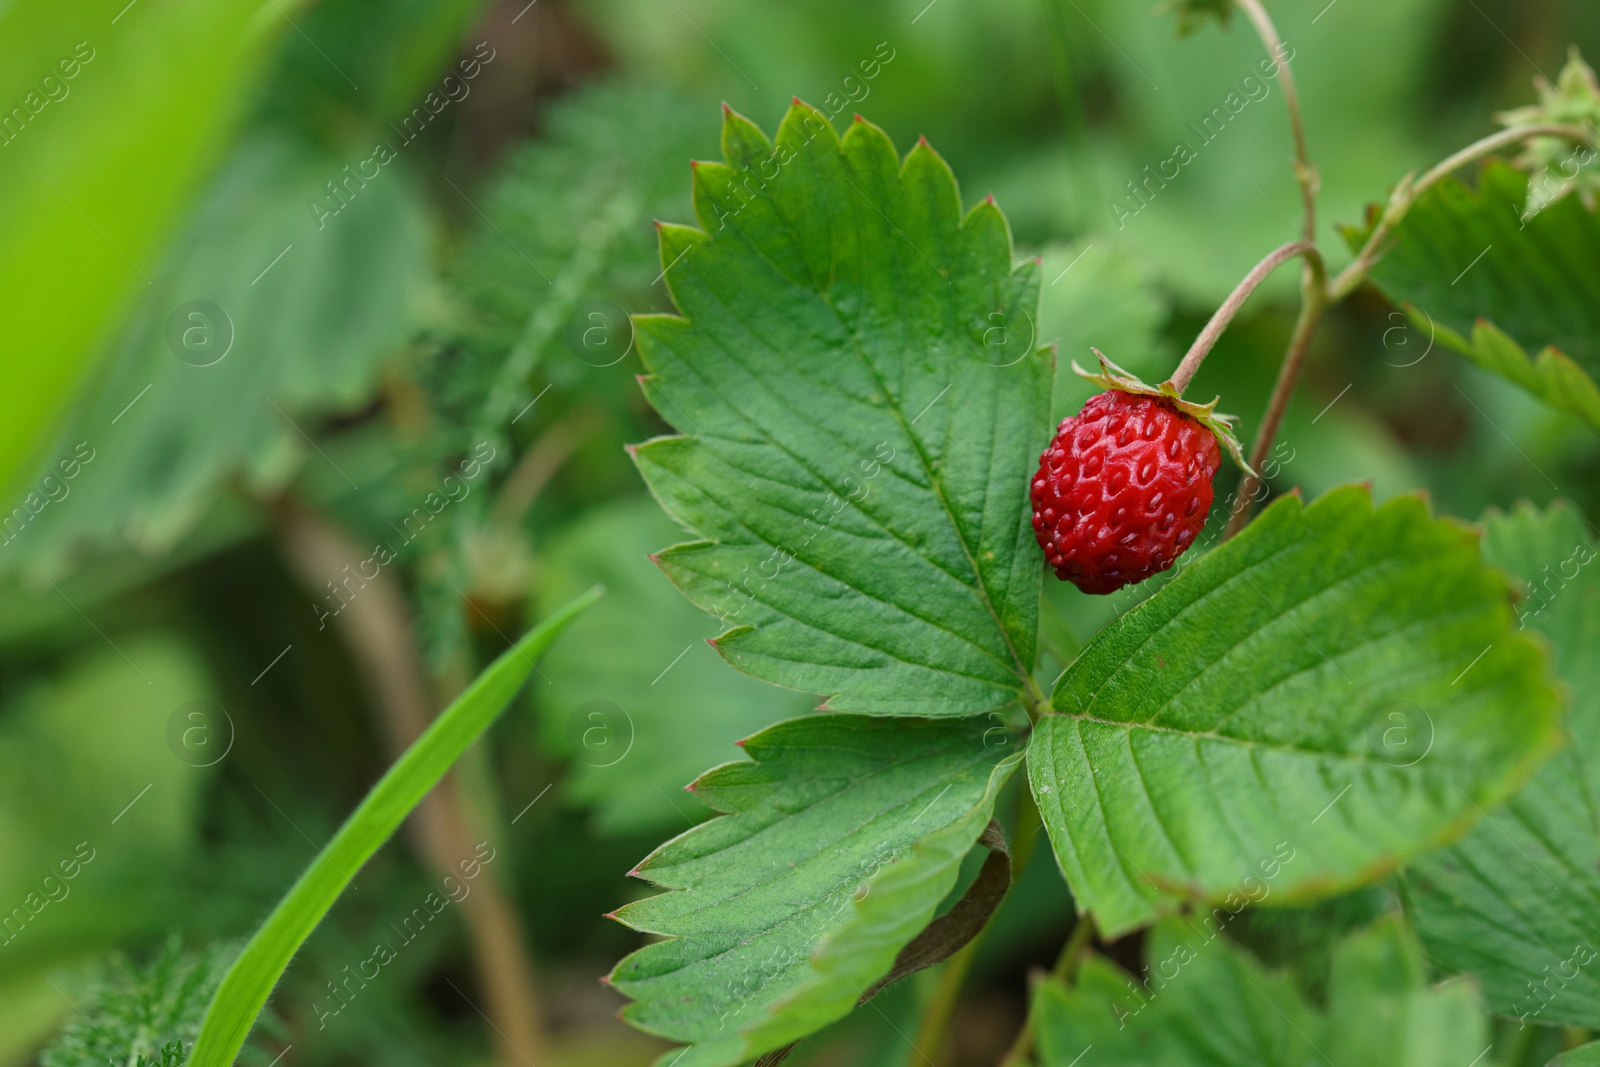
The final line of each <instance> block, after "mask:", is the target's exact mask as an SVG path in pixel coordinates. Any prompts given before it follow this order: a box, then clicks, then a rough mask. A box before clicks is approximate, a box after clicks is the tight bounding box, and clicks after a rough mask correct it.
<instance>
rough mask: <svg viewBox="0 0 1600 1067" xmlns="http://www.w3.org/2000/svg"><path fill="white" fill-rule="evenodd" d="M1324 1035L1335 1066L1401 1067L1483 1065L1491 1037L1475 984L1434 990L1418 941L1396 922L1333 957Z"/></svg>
mask: <svg viewBox="0 0 1600 1067" xmlns="http://www.w3.org/2000/svg"><path fill="white" fill-rule="evenodd" d="M1324 1033H1325V1034H1326V1035H1327V1036H1326V1039H1325V1040H1324V1041H1323V1045H1322V1047H1323V1049H1324V1050H1325V1051H1326V1052H1327V1055H1328V1058H1329V1059H1331V1060H1332V1062H1334V1063H1350V1064H1354V1063H1392V1064H1404V1065H1405V1067H1459V1065H1461V1064H1475V1063H1476V1064H1483V1063H1484V1062H1485V1061H1484V1059H1483V1057H1484V1056H1485V1054H1486V1053H1488V1051H1489V1037H1490V1034H1489V1017H1488V1014H1487V1013H1486V1012H1485V1011H1484V1007H1483V997H1482V995H1481V993H1480V991H1479V989H1478V986H1477V984H1476V983H1475V982H1470V981H1460V982H1451V983H1449V984H1446V985H1441V986H1438V987H1431V983H1430V976H1429V973H1428V967H1427V963H1426V962H1425V961H1424V959H1423V956H1422V949H1421V947H1420V946H1419V945H1418V944H1417V939H1416V935H1415V934H1413V933H1412V932H1411V931H1410V930H1409V929H1408V928H1407V927H1406V925H1405V924H1404V922H1402V921H1401V919H1400V917H1399V916H1397V915H1396V916H1391V917H1389V918H1387V919H1384V920H1380V921H1379V922H1378V923H1377V924H1375V925H1374V926H1372V927H1371V928H1369V929H1367V930H1365V931H1363V932H1361V933H1359V934H1356V935H1354V936H1353V937H1351V938H1350V939H1349V940H1347V941H1345V942H1344V943H1343V944H1341V945H1338V946H1337V947H1336V948H1335V949H1334V953H1333V963H1332V968H1331V973H1330V975H1329V978H1328V1021H1327V1025H1326V1029H1325V1030H1324ZM1489 1067H1492V1064H1490V1065H1489Z"/></svg>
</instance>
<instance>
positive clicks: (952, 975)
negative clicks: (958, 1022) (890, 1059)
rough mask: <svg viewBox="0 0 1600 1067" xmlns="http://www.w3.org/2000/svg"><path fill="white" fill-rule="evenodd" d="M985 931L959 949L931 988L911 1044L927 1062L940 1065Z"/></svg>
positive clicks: (986, 929) (981, 931) (980, 931)
mask: <svg viewBox="0 0 1600 1067" xmlns="http://www.w3.org/2000/svg"><path fill="white" fill-rule="evenodd" d="M988 929H989V928H988V927H987V926H985V927H984V928H983V929H982V930H979V931H978V935H977V936H976V937H974V938H973V939H972V940H971V941H968V942H967V943H966V944H965V945H964V946H962V948H961V951H959V952H957V953H956V954H955V955H954V956H951V957H950V959H949V960H948V961H946V963H945V965H944V969H943V970H941V971H940V972H939V984H938V985H937V986H935V987H934V990H933V999H932V1000H931V1001H929V1003H928V1008H927V1010H926V1011H924V1012H923V1013H922V1022H921V1023H920V1024H919V1025H918V1026H917V1036H916V1038H915V1039H914V1040H913V1041H912V1043H911V1046H912V1048H913V1049H915V1050H916V1051H917V1053H918V1054H919V1055H920V1056H921V1058H922V1059H924V1060H926V1061H928V1062H931V1063H940V1062H943V1061H942V1060H941V1058H940V1055H939V1053H940V1051H941V1050H942V1049H943V1048H944V1043H945V1041H946V1040H947V1039H948V1038H949V1032H950V1020H951V1019H952V1018H953V1017H954V1016H955V1011H956V1005H957V1004H958V1003H959V1002H960V1000H961V987H962V986H963V985H965V984H966V981H967V972H968V971H970V970H972V961H973V960H974V959H976V958H977V955H978V945H979V944H980V943H981V942H982V941H983V935H984V934H985V933H986V932H987V931H988Z"/></svg>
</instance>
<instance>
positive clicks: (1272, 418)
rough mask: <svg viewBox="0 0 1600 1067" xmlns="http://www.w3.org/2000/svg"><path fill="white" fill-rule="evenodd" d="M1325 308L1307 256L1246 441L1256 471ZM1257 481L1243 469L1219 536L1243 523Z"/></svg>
mask: <svg viewBox="0 0 1600 1067" xmlns="http://www.w3.org/2000/svg"><path fill="white" fill-rule="evenodd" d="M1327 309H1328V284H1327V280H1326V278H1325V277H1324V275H1323V271H1322V263H1321V261H1320V260H1307V262H1306V277H1305V282H1304V284H1303V285H1302V286H1301V295H1300V315H1299V317H1298V318H1297V319H1296V320H1295V324H1294V332H1293V333H1292V334H1291V335H1290V336H1289V348H1288V350H1287V351H1286V352H1285V353H1284V357H1283V366H1282V367H1280V368H1279V369H1278V380H1277V381H1276V382H1274V383H1273V385H1272V396H1271V397H1270V398H1269V399H1268V400H1267V411H1266V414H1264V415H1262V416H1261V428H1260V429H1259V430H1257V431H1256V437H1255V441H1254V442H1253V443H1252V444H1251V445H1250V466H1251V468H1252V469H1254V470H1257V471H1259V470H1260V469H1261V466H1262V464H1264V463H1265V462H1266V459H1267V452H1268V451H1269V450H1270V449H1271V448H1272V440H1273V438H1274V437H1276V436H1277V434H1278V425H1279V423H1281V422H1282V421H1283V413H1284V412H1285V411H1287V410H1288V408H1289V398H1290V397H1291V396H1293V395H1294V389H1295V386H1296V385H1298V384H1299V383H1300V372H1301V371H1302V370H1303V369H1304V368H1305V362H1306V354H1307V353H1308V352H1309V351H1310V350H1311V339H1312V338H1313V337H1314V336H1315V335H1316V332H1317V325H1318V324H1319V323H1320V322H1321V321H1322V313H1323V312H1324V311H1326V310H1327ZM1260 485H1261V476H1260V475H1259V474H1252V473H1249V472H1246V473H1245V476H1244V480H1243V481H1242V482H1241V483H1240V484H1239V492H1238V493H1237V495H1236V496H1235V497H1234V505H1233V514H1232V515H1231V516H1229V518H1228V526H1227V529H1226V530H1224V531H1223V534H1222V537H1223V540H1227V539H1228V538H1230V537H1232V536H1233V535H1234V534H1236V533H1238V532H1239V531H1240V529H1242V528H1243V527H1244V524H1245V521H1246V520H1247V519H1248V518H1249V517H1250V509H1251V507H1252V506H1253V505H1254V504H1255V501H1254V499H1253V498H1254V496H1255V494H1256V489H1257V488H1258V487H1259V486H1260Z"/></svg>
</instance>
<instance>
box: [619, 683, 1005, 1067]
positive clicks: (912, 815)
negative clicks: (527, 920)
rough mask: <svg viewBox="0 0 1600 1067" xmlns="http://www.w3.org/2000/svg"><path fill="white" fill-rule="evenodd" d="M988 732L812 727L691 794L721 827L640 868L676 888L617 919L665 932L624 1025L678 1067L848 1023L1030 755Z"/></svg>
mask: <svg viewBox="0 0 1600 1067" xmlns="http://www.w3.org/2000/svg"><path fill="white" fill-rule="evenodd" d="M1007 740H1008V739H1007V738H1006V737H1004V736H1003V731H998V730H994V729H992V728H991V729H989V730H986V729H985V728H984V726H983V724H982V723H978V722H974V723H952V722H941V721H937V720H926V719H885V718H873V717H865V716H854V715H828V716H810V717H807V718H803V719H794V720H790V721H788V722H783V723H779V724H778V725H776V726H773V727H770V728H768V729H766V730H764V731H762V732H761V733H759V734H757V735H756V736H754V737H752V738H750V739H749V740H748V741H746V742H745V752H746V754H748V755H749V756H750V757H751V758H752V759H751V761H742V762H737V763H729V764H725V765H723V766H721V767H718V768H716V769H715V770H712V771H709V772H707V773H706V774H705V775H704V776H703V777H701V778H700V779H699V780H698V781H697V782H695V783H694V785H693V786H692V787H691V788H692V789H693V790H694V791H695V792H696V793H697V794H698V795H699V796H700V797H701V799H703V800H705V801H706V802H707V803H709V804H710V805H711V806H712V807H713V808H715V809H717V810H718V811H720V812H723V813H725V814H724V815H723V816H722V817H721V818H716V819H712V820H711V821H710V822H708V823H704V824H702V825H700V826H697V827H695V828H694V829H692V830H689V831H688V832H687V833H685V834H683V835H681V836H679V837H677V838H675V839H673V840H672V841H669V842H667V843H666V844H665V845H663V846H662V847H661V848H659V849H657V850H656V851H655V852H654V853H652V854H651V855H650V857H649V858H648V859H646V860H645V861H644V862H643V863H641V864H640V865H639V867H638V868H637V869H636V871H635V872H633V873H635V874H639V875H642V876H644V877H646V878H648V879H649V880H650V881H652V882H654V883H655V884H657V885H659V886H663V887H665V888H667V889H669V890H672V892H668V893H664V894H662V895H659V896H654V897H649V898H647V899H645V900H641V901H637V902H635V903H633V904H629V905H627V906H626V907H623V908H621V909H619V910H618V911H617V913H616V917H617V918H618V919H619V920H621V921H622V922H624V923H626V924H627V925H629V926H631V927H633V928H634V929H636V930H641V931H644V932H646V933H650V934H655V935H659V936H662V937H664V938H666V939H667V940H663V941H660V942H657V943H655V944H651V945H647V946H645V947H644V948H642V949H640V950H639V951H637V952H635V953H633V954H632V955H631V956H629V957H628V958H626V959H624V960H623V961H622V962H621V963H619V964H618V965H617V967H616V969H615V970H614V971H613V972H612V974H611V978H610V981H611V982H612V984H614V985H615V986H616V987H617V988H618V989H619V990H621V991H622V992H624V993H626V994H627V995H628V996H630V997H632V998H634V1003H632V1004H630V1005H628V1006H627V1007H626V1008H624V1009H623V1018H624V1019H626V1020H627V1021H628V1022H629V1023H632V1024H633V1025H635V1026H637V1027H639V1028H640V1029H642V1030H646V1031H648V1032H650V1033H653V1034H658V1035H660V1036H662V1037H666V1038H669V1039H671V1040H674V1041H682V1042H686V1043H688V1044H689V1048H688V1049H687V1050H686V1051H683V1052H681V1053H677V1054H673V1055H678V1056H681V1058H679V1059H672V1060H670V1061H669V1059H668V1058H667V1057H663V1060H662V1062H663V1063H665V1062H672V1063H675V1064H677V1065H678V1067H712V1065H724V1067H731V1065H733V1064H739V1063H743V1062H745V1061H746V1060H748V1059H750V1058H752V1057H754V1056H757V1055H760V1054H761V1053H763V1052H769V1051H772V1050H774V1049H779V1048H782V1047H784V1046H785V1045H788V1044H789V1043H790V1042H792V1041H795V1040H797V1039H799V1038H801V1037H804V1036H805V1035H807V1034H809V1033H812V1032H814V1031H816V1030H818V1029H820V1028H822V1027H823V1026H824V1025H826V1024H827V1023H830V1022H832V1021H833V1020H835V1019H839V1018H842V1017H843V1016H844V1015H846V1014H848V1013H849V1011H850V1009H851V1008H852V1007H853V1006H854V1005H855V1003H856V1002H857V1000H858V999H860V998H861V997H862V996H863V995H866V994H868V993H869V992H870V990H871V987H872V986H873V984H874V983H875V982H877V981H878V980H879V979H880V978H882V977H883V976H884V975H886V974H887V973H888V972H889V971H890V968H891V967H892V966H893V965H894V963H895V959H896V956H897V954H898V953H899V952H900V950H901V949H902V948H904V947H905V946H906V945H907V944H909V943H910V942H911V941H912V940H913V938H915V937H916V936H917V935H918V934H919V933H920V932H921V931H922V930H923V928H924V927H926V926H927V925H928V922H929V920H931V919H932V918H933V914H934V910H935V909H936V908H937V907H938V905H939V903H940V901H942V900H943V899H944V898H945V896H946V895H947V894H948V893H949V892H950V890H951V889H952V888H953V887H954V886H955V884H956V878H957V876H958V874H959V872H960V866H961V861H962V858H963V857H965V856H966V854H967V853H968V852H969V851H970V850H971V849H972V846H973V844H974V843H975V842H976V841H977V840H978V838H979V835H980V834H982V833H983V832H984V828H985V827H986V826H987V825H988V823H989V820H990V817H991V813H992V811H993V808H994V802H995V797H996V795H997V794H998V792H999V790H1000V787H1001V786H1003V785H1004V784H1005V782H1006V780H1007V779H1008V778H1009V777H1010V776H1011V773H1012V771H1014V770H1015V769H1016V765H1017V763H1018V761H1019V759H1020V754H1018V755H1010V756H1007V755H1006V752H1007V748H1008V746H1007V745H1006V744H1005V743H1004V742H1006V741H1007Z"/></svg>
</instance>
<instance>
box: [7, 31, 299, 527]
mask: <svg viewBox="0 0 1600 1067" xmlns="http://www.w3.org/2000/svg"><path fill="white" fill-rule="evenodd" d="M301 6H302V5H301V4H299V3H293V2H287V3H283V4H279V5H278V10H271V9H267V8H264V7H263V5H262V4H261V3H259V2H258V0H225V2H214V0H178V2H174V3H164V4H144V5H140V6H139V7H137V8H134V9H132V10H129V9H128V7H127V4H126V2H125V0H94V2H92V3H88V4H74V5H71V6H70V7H69V6H66V5H62V4H58V3H55V2H54V0H24V2H18V3H11V4H7V5H5V7H4V8H3V9H0V100H4V101H5V104H4V107H5V108H6V109H7V111H6V114H7V115H8V116H11V117H12V118H13V123H12V127H11V128H8V131H7V134H6V136H5V137H3V138H0V140H3V141H5V142H7V143H5V144H4V146H3V149H0V150H3V151H4V152H5V157H6V165H5V167H4V170H3V171H0V234H4V235H5V237H4V240H3V241H0V290H3V291H4V292H5V293H6V306H7V308H8V309H9V311H8V314H7V315H6V316H5V318H4V321H3V322H0V351H5V352H26V353H28V354H29V356H28V358H27V359H22V360H16V361H13V364H12V366H11V368H9V369H10V371H11V373H8V374H7V378H6V393H7V397H6V399H7V404H6V408H5V417H4V418H0V498H3V499H6V500H8V501H9V500H10V498H11V497H13V496H14V495H15V493H16V491H17V490H18V489H20V488H22V486H21V484H20V483H21V478H22V476H23V475H24V474H26V472H27V470H28V469H29V467H31V466H36V465H38V464H39V463H41V462H50V461H54V460H55V459H56V458H58V457H55V456H46V455H43V454H42V452H43V450H44V448H45V446H46V444H47V443H48V442H49V440H50V438H51V435H52V433H53V431H54V430H55V429H56V425H57V423H58V421H59V419H60V418H61V416H62V413H63V411H64V410H65V408H66V405H67V404H68V403H69V401H70V400H71V397H72V394H73V393H74V391H75V390H76V388H77V387H78V386H79V385H80V383H81V382H83V381H84V380H85V379H86V376H87V373H88V371H89V369H90V367H91V366H92V363H93V358H94V357H95V356H96V354H97V353H98V351H99V346H100V344H101V343H102V342H103V341H104V340H105V339H106V336H105V335H106V333H107V332H108V328H109V327H110V326H111V325H112V323H113V321H114V320H115V319H116V317H117V316H118V313H119V312H120V311H121V310H122V309H123V307H124V303H125V301H127V300H128V299H129V298H130V297H132V296H134V295H135V294H140V293H142V292H143V291H145V288H146V279H147V278H148V277H149V275H150V274H151V273H152V271H153V267H154V262H153V260H154V258H155V257H156V256H157V255H158V254H159V251H160V248H161V244H162V242H163V241H164V240H165V238H166V236H167V233H168V230H169V229H170V227H171V225H172V223H173V221H174V218H175V216H176V215H177V214H178V212H179V210H180V208H181V205H182V204H183V201H184V197H185V196H186V195H188V194H189V192H190V191H191V189H192V187H193V185H194V184H195V183H196V181H197V180H198V179H199V178H200V177H201V176H202V175H203V173H204V171H205V169H206V168H207V167H208V166H209V165H210V164H211V163H212V162H213V160H214V159H215V156H216V154H217V151H218V146H219V142H220V141H221V139H222V136H223V134H224V133H225V131H226V130H227V128H228V126H229V125H231V123H232V120H233V118H234V116H235V114H236V112H237V110H238V107H237V105H238V102H239V98H240V95H241V92H240V91H241V89H242V88H243V87H244V86H246V85H247V84H248V83H249V82H250V80H251V79H252V77H253V76H254V75H255V73H256V72H257V71H258V70H259V68H260V65H261V60H262V58H263V57H264V55H265V53H266V50H267V46H268V45H270V44H271V42H272V41H273V40H274V39H275V38H276V37H277V36H279V35H281V34H284V33H286V32H288V30H289V25H290V23H289V20H290V19H291V18H293V17H294V16H295V15H296V14H297V13H298V10H299V8H300V7H301ZM175 57H182V59H181V60H177V59H175ZM63 64H65V65H63ZM68 70H71V71H72V73H71V74H70V75H67V74H66V72H67V71H68ZM46 79H48V83H46ZM13 109H16V111H14V110H13ZM17 112H20V113H21V114H22V115H24V116H25V120H24V122H23V123H22V124H21V132H20V133H15V132H14V130H15V127H16V126H17V125H18V123H17V122H16V121H15V114H16V113H17ZM141 274H142V275H143V277H141Z"/></svg>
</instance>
